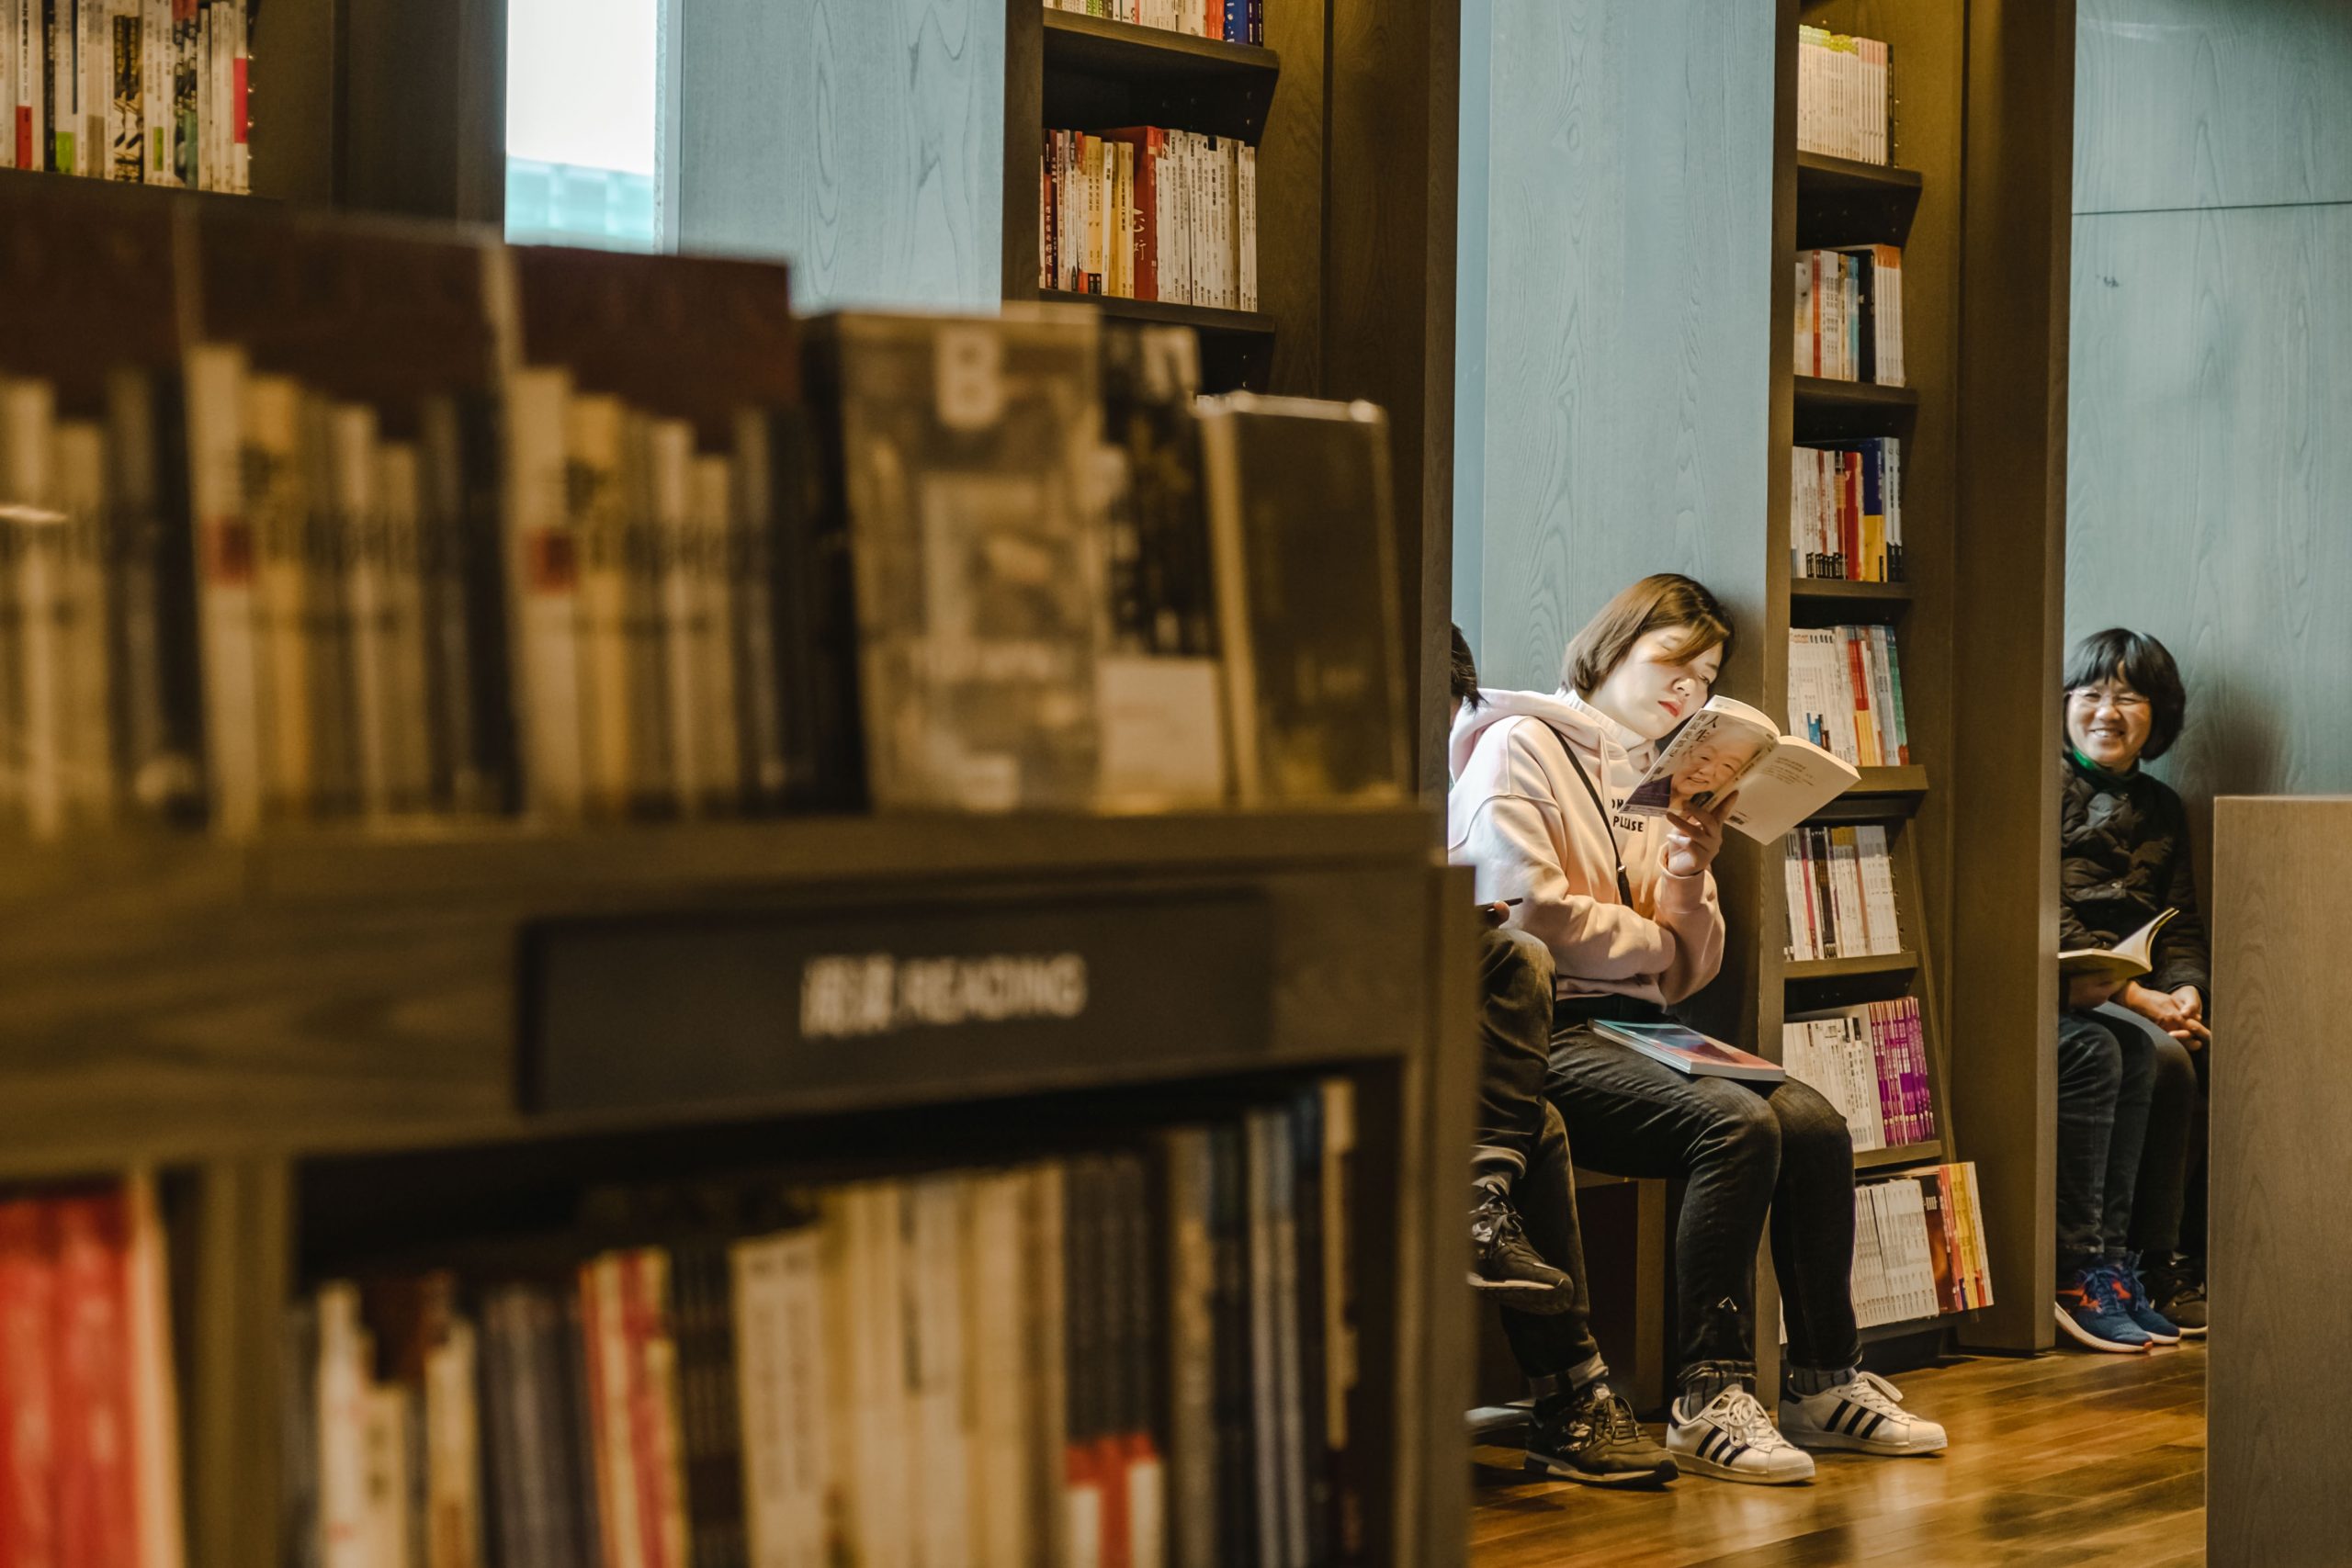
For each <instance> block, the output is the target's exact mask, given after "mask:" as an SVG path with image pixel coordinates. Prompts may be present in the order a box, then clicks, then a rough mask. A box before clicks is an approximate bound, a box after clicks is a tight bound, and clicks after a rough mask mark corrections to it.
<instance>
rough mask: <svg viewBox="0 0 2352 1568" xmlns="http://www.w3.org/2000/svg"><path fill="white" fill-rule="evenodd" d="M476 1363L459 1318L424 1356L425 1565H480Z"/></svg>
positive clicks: (469, 1333)
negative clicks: (440, 1341) (426, 1524)
mask: <svg viewBox="0 0 2352 1568" xmlns="http://www.w3.org/2000/svg"><path fill="white" fill-rule="evenodd" d="M478 1364H479V1354H478V1352H477V1350H476V1348H475V1338H474V1328H473V1325H471V1324H470V1323H468V1322H466V1321H465V1320H464V1319H462V1318H460V1319H458V1320H457V1321H456V1322H454V1323H452V1324H451V1325H449V1329H448V1334H447V1337H446V1338H445V1339H444V1340H443V1341H442V1343H440V1344H438V1345H435V1347H433V1348H432V1349H431V1350H429V1351H428V1352H426V1354H425V1358H424V1429H425V1508H426V1514H427V1517H428V1520H429V1524H428V1527H427V1530H426V1539H427V1540H428V1542H429V1543H430V1544H429V1546H428V1548H427V1558H428V1562H429V1564H430V1568H480V1565H481V1562H482V1561H483V1559H482V1546H483V1535H482V1496H481V1474H482V1454H481V1410H480V1408H479V1404H478V1401H477V1399H476V1397H475V1390H476V1389H477V1388H478V1387H479V1386H480V1380H479V1376H478V1371H477V1368H478Z"/></svg>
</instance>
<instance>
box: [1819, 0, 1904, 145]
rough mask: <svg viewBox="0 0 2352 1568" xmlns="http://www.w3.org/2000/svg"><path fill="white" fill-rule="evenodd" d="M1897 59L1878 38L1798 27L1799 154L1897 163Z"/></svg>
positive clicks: (1824, 29) (1826, 29)
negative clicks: (1895, 143) (1895, 106)
mask: <svg viewBox="0 0 2352 1568" xmlns="http://www.w3.org/2000/svg"><path fill="white" fill-rule="evenodd" d="M1797 149H1798V151H1800V152H1824V153H1826V154H1828V155H1829V156H1830V157H1833V158H1851V159H1854V160H1855V161H1856V162H1858V163H1863V164H1892V163H1894V57H1893V52H1892V51H1890V50H1889V49H1888V48H1887V46H1886V44H1885V43H1883V41H1881V40H1880V39H1868V38H1855V37H1853V36H1852V35H1850V34H1848V33H1838V32H1832V31H1830V30H1829V29H1828V28H1814V27H1800V28H1797Z"/></svg>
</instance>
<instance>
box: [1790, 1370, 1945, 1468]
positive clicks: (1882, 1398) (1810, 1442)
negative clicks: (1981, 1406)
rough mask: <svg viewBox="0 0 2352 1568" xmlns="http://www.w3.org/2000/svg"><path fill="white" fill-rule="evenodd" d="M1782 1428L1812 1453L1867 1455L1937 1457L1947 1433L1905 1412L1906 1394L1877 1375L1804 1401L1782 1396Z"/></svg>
mask: <svg viewBox="0 0 2352 1568" xmlns="http://www.w3.org/2000/svg"><path fill="white" fill-rule="evenodd" d="M1781 1432H1782V1433H1783V1434H1785V1435H1786V1436H1787V1437H1788V1438H1789V1439H1790V1440H1791V1441H1792V1442H1795V1443H1799V1444H1802V1445H1804V1447H1806V1448H1808V1449H1851V1450H1855V1451H1856V1452H1858V1453H1866V1454H1934V1453H1941V1452H1943V1449H1944V1429H1943V1428H1942V1427H1939V1426H1937V1425H1936V1424H1935V1423H1934V1422H1933V1421H1924V1420H1921V1419H1920V1418H1919V1417H1918V1416H1914V1415H1912V1414H1911V1413H1910V1412H1908V1411H1906V1410H1905V1409H1904V1408H1903V1395H1902V1394H1901V1393H1898V1392H1897V1391H1896V1389H1895V1386H1894V1384H1893V1383H1891V1382H1887V1381H1886V1380H1885V1379H1884V1378H1883V1377H1881V1376H1879V1375H1878V1374H1877V1373H1876V1372H1862V1373H1860V1374H1859V1375H1857V1376H1856V1377H1855V1378H1854V1379H1853V1380H1852V1381H1850V1382H1844V1383H1840V1384H1839V1385H1838V1387H1836V1388H1832V1389H1825V1390H1824V1391H1823V1392H1821V1393H1815V1394H1807V1395H1805V1396H1804V1397H1803V1398H1797V1399H1791V1398H1786V1397H1784V1398H1782V1399H1781Z"/></svg>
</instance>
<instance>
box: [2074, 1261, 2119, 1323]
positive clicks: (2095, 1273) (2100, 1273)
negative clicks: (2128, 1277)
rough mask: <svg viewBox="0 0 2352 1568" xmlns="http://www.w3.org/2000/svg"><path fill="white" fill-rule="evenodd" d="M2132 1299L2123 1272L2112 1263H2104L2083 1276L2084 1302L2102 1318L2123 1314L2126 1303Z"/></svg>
mask: <svg viewBox="0 0 2352 1568" xmlns="http://www.w3.org/2000/svg"><path fill="white" fill-rule="evenodd" d="M2130 1300H2131V1287H2129V1286H2128V1285H2126V1284H2125V1283H2124V1282H2123V1270H2122V1269H2119V1268H2118V1267H2116V1266H2115V1265H2114V1264H2112V1263H2102V1264H2100V1265H2099V1266H2098V1268H2096V1269H2091V1270H2090V1271H2089V1272H2087V1273H2086V1274H2085V1275H2084V1276H2083V1302H2084V1303H2085V1304H2086V1305H2087V1306H2088V1307H2089V1308H2090V1309H2091V1311H2093V1312H2094V1313H2097V1314H2100V1315H2101V1316H2105V1315H2108V1314H2119V1315H2120V1314H2123V1309H2124V1303H2126V1302H2128V1301H2130Z"/></svg>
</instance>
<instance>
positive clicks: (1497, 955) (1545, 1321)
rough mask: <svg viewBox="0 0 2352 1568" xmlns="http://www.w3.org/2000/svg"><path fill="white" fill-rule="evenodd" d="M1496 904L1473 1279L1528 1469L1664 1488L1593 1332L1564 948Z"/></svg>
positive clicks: (1473, 1176)
mask: <svg viewBox="0 0 2352 1568" xmlns="http://www.w3.org/2000/svg"><path fill="white" fill-rule="evenodd" d="M1478 704H1479V696H1478V667H1477V664H1476V661H1475V660H1473V659H1472V657H1471V653H1470V645H1469V643H1468V642H1467V641H1466V640H1465V639H1464V637H1463V636H1462V628H1461V627H1459V626H1456V627H1454V628H1453V716H1454V717H1458V716H1460V714H1461V712H1462V710H1463V708H1464V707H1465V706H1468V707H1472V708H1476V706H1477V705H1478ZM1501 909H1502V907H1501V906H1496V907H1493V908H1490V909H1489V910H1488V911H1487V914H1488V917H1489V920H1490V923H1489V924H1488V925H1487V928H1486V930H1485V931H1483V932H1482V933H1481V937H1480V942H1481V946H1480V949H1479V962H1478V982H1479V984H1478V992H1479V995H1478V1009H1479V1011H1478V1025H1479V1027H1478V1037H1479V1053H1478V1122H1477V1130H1476V1143H1475V1144H1474V1145H1473V1146H1472V1150H1471V1156H1470V1157H1471V1165H1470V1245H1471V1274H1470V1282H1471V1284H1472V1285H1473V1286H1475V1287H1476V1288H1477V1290H1478V1291H1479V1292H1480V1293H1481V1294H1484V1295H1487V1296H1490V1297H1492V1298H1493V1299H1494V1300H1495V1301H1497V1302H1498V1303H1500V1305H1501V1306H1502V1308H1503V1334H1504V1337H1506V1338H1507V1339H1509V1340H1510V1348H1511V1355H1512V1358H1513V1359H1516V1360H1517V1361H1518V1362H1519V1367H1520V1371H1522V1372H1524V1373H1525V1374H1526V1375H1527V1379H1528V1382H1529V1385H1530V1387H1531V1389H1532V1391H1533V1393H1534V1394H1535V1396H1536V1399H1535V1410H1534V1413H1533V1419H1532V1421H1531V1422H1530V1423H1529V1431H1528V1445H1527V1467H1528V1468H1529V1469H1530V1470H1532V1471H1537V1472H1541V1473H1544V1474H1548V1475H1557V1476H1563V1477H1565V1478H1566V1479H1568V1480H1571V1481H1580V1482H1584V1483H1587V1484H1589V1485H1596V1486H1641V1485H1657V1484H1660V1483H1665V1482H1667V1481H1670V1480H1672V1479H1673V1478H1674V1476H1675V1474H1676V1472H1677V1467H1676V1465H1675V1462H1674V1460H1673V1458H1672V1457H1671V1456H1670V1455H1668V1453H1667V1451H1666V1450H1664V1449H1663V1448H1660V1447H1659V1446H1658V1445H1657V1443H1655V1442H1653V1441H1651V1440H1650V1438H1648V1437H1647V1436H1646V1435H1645V1433H1644V1432H1643V1431H1642V1428H1641V1424H1640V1423H1639V1422H1638V1421H1636V1420H1635V1419H1634V1411H1633V1407H1632V1406H1631V1405H1629V1404H1626V1403H1625V1401H1624V1399H1623V1396H1621V1395H1619V1394H1617V1393H1614V1392H1612V1391H1611V1388H1610V1386H1609V1382H1608V1374H1609V1367H1608V1363H1607V1362H1606V1361H1604V1360H1603V1359H1601V1354H1600V1344H1599V1342H1598V1341H1596V1340H1595V1339H1594V1337H1593V1333H1592V1292H1591V1290H1590V1289H1589V1286H1588V1285H1587V1283H1586V1279H1585V1268H1584V1239H1583V1234H1582V1231H1581V1228H1580V1227H1579V1225H1578V1223H1577V1193H1576V1174H1575V1171H1574V1169H1573V1168H1572V1167H1571V1166H1570V1163H1569V1159H1568V1134H1567V1125H1566V1122H1564V1121H1563V1120H1562V1119H1561V1116H1560V1112H1559V1111H1558V1109H1557V1108H1556V1107H1555V1106H1554V1105H1552V1104H1551V1103H1550V1102H1549V1101H1548V1100H1545V1099H1544V1077H1545V1075H1546V1073H1547V1072H1548V1071H1549V1070H1550V1066H1551V1058H1552V996H1553V980H1554V977H1553V970H1552V952H1551V949H1549V948H1547V947H1545V946H1544V943H1543V942H1541V941H1540V940H1538V939H1537V938H1535V937H1532V936H1531V935H1529V934H1528V933H1527V932H1525V931H1517V930H1512V929H1510V928H1508V927H1505V926H1503V925H1501V923H1500V915H1501Z"/></svg>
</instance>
